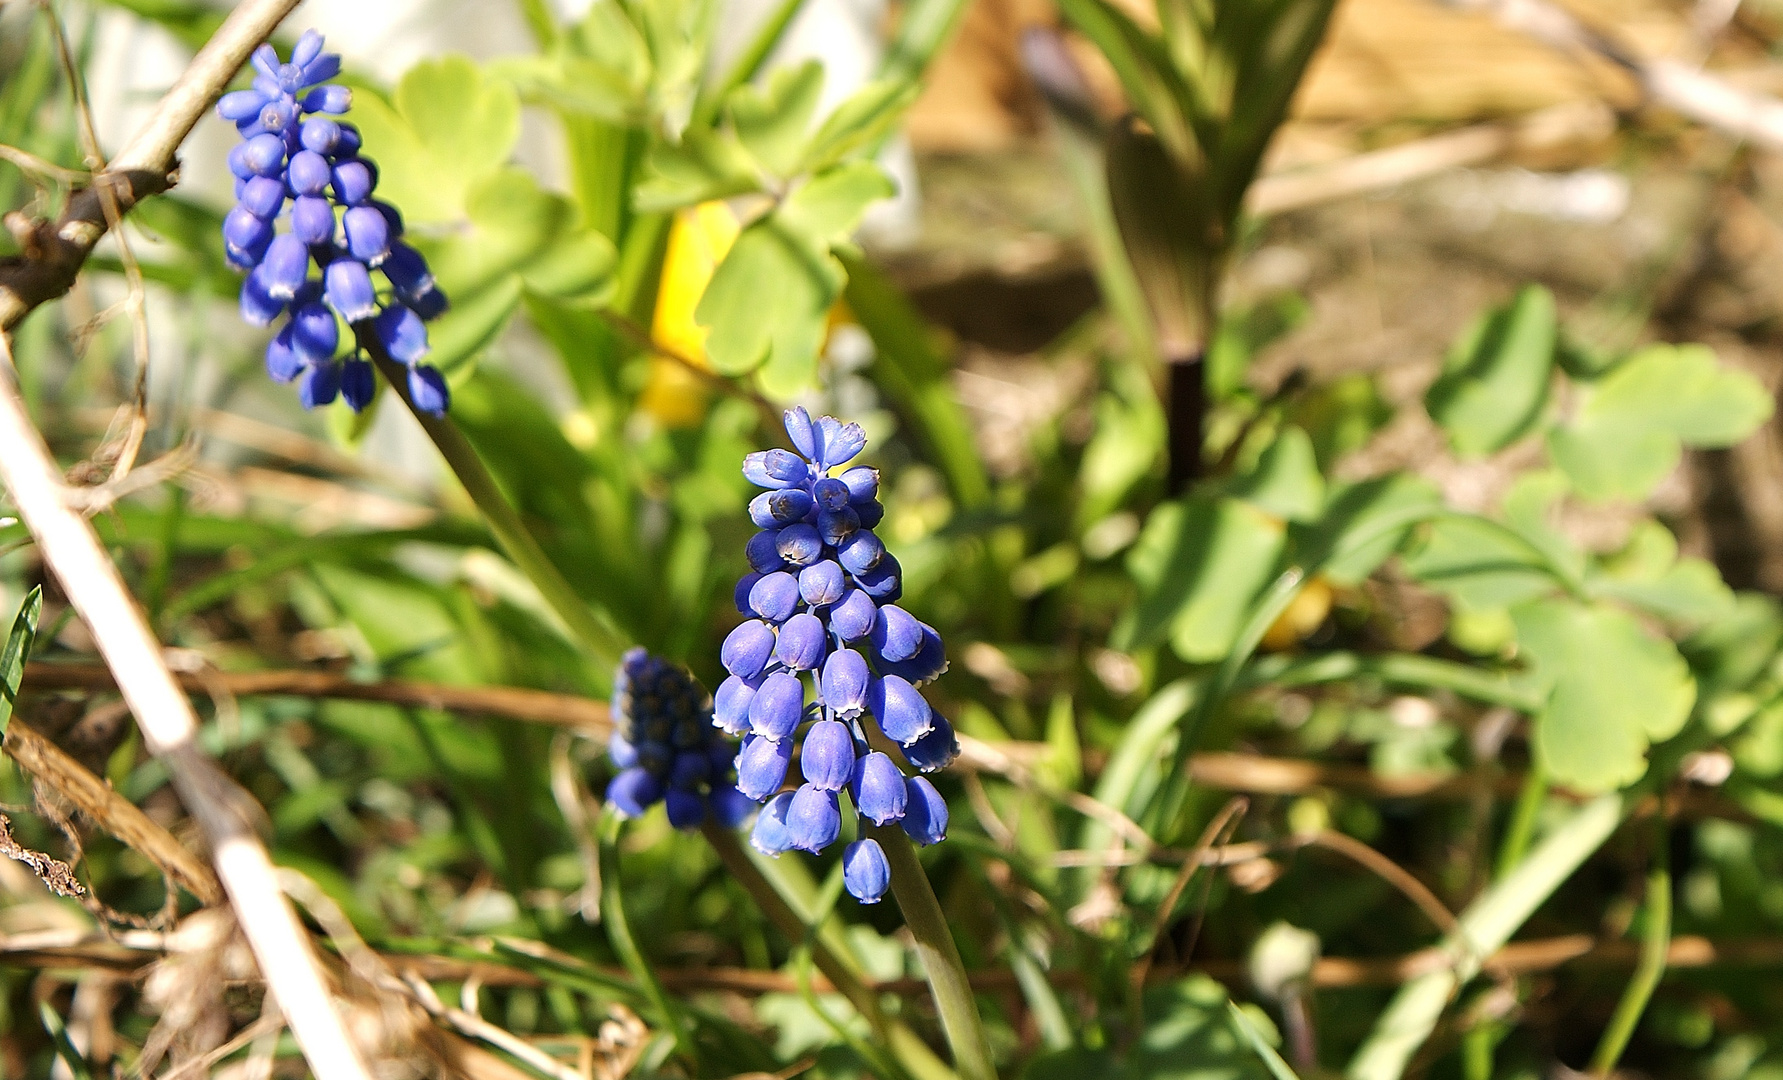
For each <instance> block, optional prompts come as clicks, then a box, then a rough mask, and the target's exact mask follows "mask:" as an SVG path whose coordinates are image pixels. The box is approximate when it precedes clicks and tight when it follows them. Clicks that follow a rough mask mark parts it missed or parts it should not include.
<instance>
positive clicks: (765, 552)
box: [743, 529, 786, 574]
mask: <svg viewBox="0 0 1783 1080" xmlns="http://www.w3.org/2000/svg"><path fill="white" fill-rule="evenodd" d="M743 557H744V558H746V559H748V560H749V565H750V567H751V568H752V569H754V570H755V572H756V573H758V574H771V573H773V572H774V571H776V570H778V569H780V568H781V567H783V566H785V565H786V560H785V559H782V558H781V557H780V533H779V532H777V531H775V530H773V529H764V530H762V531H761V532H758V533H756V534H755V535H754V536H751V537H750V538H749V542H748V543H747V544H744V545H743Z"/></svg>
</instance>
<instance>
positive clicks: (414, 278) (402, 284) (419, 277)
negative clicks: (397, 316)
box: [379, 243, 433, 296]
mask: <svg viewBox="0 0 1783 1080" xmlns="http://www.w3.org/2000/svg"><path fill="white" fill-rule="evenodd" d="M379 269H381V270H383V271H384V276H385V277H387V278H389V279H390V285H391V287H392V288H394V289H395V290H396V291H397V292H399V293H402V294H403V295H404V296H418V295H420V294H421V293H424V292H429V291H431V290H432V289H433V275H432V274H431V273H429V272H428V270H427V260H426V259H425V258H422V256H421V253H420V252H419V251H416V250H415V249H414V248H412V247H410V246H408V245H407V244H404V243H394V244H391V245H390V254H388V255H386V256H384V264H383V266H381V267H380V268H379Z"/></svg>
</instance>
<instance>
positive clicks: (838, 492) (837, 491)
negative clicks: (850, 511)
mask: <svg viewBox="0 0 1783 1080" xmlns="http://www.w3.org/2000/svg"><path fill="white" fill-rule="evenodd" d="M811 497H812V498H813V499H815V500H816V501H817V508H818V509H819V510H840V509H842V508H843V507H844V506H847V505H848V485H847V484H844V483H843V482H842V481H840V480H837V479H835V478H834V477H830V476H826V477H824V478H823V479H822V480H819V481H818V482H817V483H815V484H812V485H811Z"/></svg>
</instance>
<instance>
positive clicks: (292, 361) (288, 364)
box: [266, 323, 303, 383]
mask: <svg viewBox="0 0 1783 1080" xmlns="http://www.w3.org/2000/svg"><path fill="white" fill-rule="evenodd" d="M302 373H303V360H302V359H301V358H299V357H298V355H297V350H296V349H293V348H292V347H291V324H290V323H286V324H285V325H284V326H281V327H279V332H278V333H277V334H274V335H273V338H272V340H271V341H269V342H267V343H266V374H267V375H268V376H270V377H271V378H272V381H273V382H281V383H288V382H290V381H291V380H292V379H295V378H297V376H299V375H301V374H302Z"/></svg>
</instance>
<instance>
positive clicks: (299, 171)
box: [285, 150, 333, 195]
mask: <svg viewBox="0 0 1783 1080" xmlns="http://www.w3.org/2000/svg"><path fill="white" fill-rule="evenodd" d="M332 173H333V170H331V169H330V168H329V166H328V159H327V158H325V157H323V156H322V155H321V154H318V153H316V152H315V151H314V150H299V151H298V152H297V153H295V154H292V155H291V164H290V165H289V166H288V167H287V168H286V169H285V176H286V178H287V179H288V180H289V181H290V183H291V190H292V192H293V193H295V194H298V195H320V194H322V193H323V192H324V191H327V190H328V182H329V181H330V180H332V179H333V175H332Z"/></svg>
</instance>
